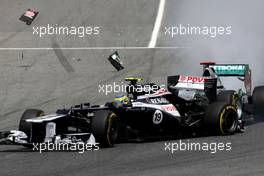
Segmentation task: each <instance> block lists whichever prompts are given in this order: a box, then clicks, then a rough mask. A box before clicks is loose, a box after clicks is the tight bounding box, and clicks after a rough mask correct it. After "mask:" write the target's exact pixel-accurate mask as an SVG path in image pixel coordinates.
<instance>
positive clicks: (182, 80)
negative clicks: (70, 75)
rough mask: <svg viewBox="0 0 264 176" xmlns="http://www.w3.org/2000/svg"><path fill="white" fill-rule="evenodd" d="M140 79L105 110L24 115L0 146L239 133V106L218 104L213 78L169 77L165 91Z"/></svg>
mask: <svg viewBox="0 0 264 176" xmlns="http://www.w3.org/2000/svg"><path fill="white" fill-rule="evenodd" d="M140 80H141V79H139V78H127V79H126V81H129V84H128V85H127V88H126V90H127V94H126V95H121V96H118V97H116V98H115V100H114V101H112V102H108V103H106V104H105V105H95V106H92V105H90V104H89V103H84V104H81V105H75V106H73V107H71V108H69V109H58V110H57V111H56V113H55V114H51V115H44V112H43V111H41V110H36V109H29V110H26V111H25V112H24V114H23V115H22V117H21V120H20V124H19V131H11V132H6V133H2V143H3V144H4V143H6V142H8V143H12V144H22V145H30V144H32V143H38V142H47V141H51V142H63V141H65V140H67V141H69V139H72V136H74V139H75V140H76V136H77V137H78V136H86V138H85V140H83V141H84V142H87V141H88V142H91V141H92V142H95V141H96V142H98V143H99V144H100V146H102V147H112V146H113V145H114V143H116V142H118V141H127V140H140V141H141V140H144V139H148V138H155V137H166V136H176V135H178V134H180V133H181V132H187V131H201V132H206V133H209V134H217V135H218V134H220V135H229V134H233V133H235V132H236V130H237V129H238V114H237V107H236V106H234V105H232V104H231V103H228V102H222V101H217V98H216V97H217V86H216V83H217V79H216V78H209V77H193V76H180V75H176V76H169V77H168V90H167V89H165V88H160V87H159V86H157V85H156V84H152V83H149V84H138V81H140ZM93 136H94V138H95V141H93ZM79 138H80V137H79ZM80 140H81V139H80ZM80 140H79V141H80ZM70 141H72V140H70Z"/></svg>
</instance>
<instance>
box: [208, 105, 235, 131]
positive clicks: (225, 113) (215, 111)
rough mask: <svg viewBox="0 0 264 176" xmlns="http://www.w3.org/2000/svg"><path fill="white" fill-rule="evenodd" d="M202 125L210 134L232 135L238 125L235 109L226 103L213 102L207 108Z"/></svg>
mask: <svg viewBox="0 0 264 176" xmlns="http://www.w3.org/2000/svg"><path fill="white" fill-rule="evenodd" d="M204 123H205V126H206V128H207V130H208V132H210V133H211V134H217V135H219V134H221V135H230V134H233V133H234V132H235V131H236V129H237V125H238V117H237V109H236V108H235V106H233V105H230V104H227V103H226V102H214V103H212V104H210V105H209V106H208V108H207V111H206V113H205V117H204Z"/></svg>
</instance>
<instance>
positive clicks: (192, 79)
mask: <svg viewBox="0 0 264 176" xmlns="http://www.w3.org/2000/svg"><path fill="white" fill-rule="evenodd" d="M205 80H206V78H205V77H198V76H183V75H180V78H179V81H180V82H188V83H189V82H191V83H204V82H205Z"/></svg>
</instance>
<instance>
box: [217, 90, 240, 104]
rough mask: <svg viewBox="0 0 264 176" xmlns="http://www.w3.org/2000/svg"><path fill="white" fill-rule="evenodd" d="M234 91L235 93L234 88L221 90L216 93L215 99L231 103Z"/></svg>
mask: <svg viewBox="0 0 264 176" xmlns="http://www.w3.org/2000/svg"><path fill="white" fill-rule="evenodd" d="M235 93H236V91H234V90H224V91H221V92H219V94H218V95H217V101H218V102H225V103H227V104H233V103H234V102H233V101H234V95H235Z"/></svg>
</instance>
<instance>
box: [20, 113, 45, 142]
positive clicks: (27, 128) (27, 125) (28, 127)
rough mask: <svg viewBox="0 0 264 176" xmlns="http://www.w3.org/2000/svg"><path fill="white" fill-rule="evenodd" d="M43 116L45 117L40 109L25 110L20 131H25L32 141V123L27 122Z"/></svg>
mask: <svg viewBox="0 0 264 176" xmlns="http://www.w3.org/2000/svg"><path fill="white" fill-rule="evenodd" d="M43 115H44V112H43V111H42V110H39V109H27V110H25V111H24V113H23V114H22V117H21V119H20V122H19V131H23V132H24V133H25V134H26V135H27V136H28V138H29V139H30V138H31V123H28V122H26V120H27V119H31V118H34V117H40V116H43Z"/></svg>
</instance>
